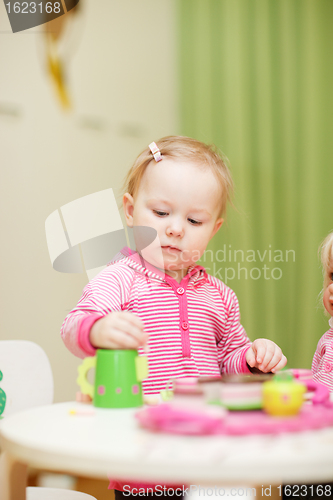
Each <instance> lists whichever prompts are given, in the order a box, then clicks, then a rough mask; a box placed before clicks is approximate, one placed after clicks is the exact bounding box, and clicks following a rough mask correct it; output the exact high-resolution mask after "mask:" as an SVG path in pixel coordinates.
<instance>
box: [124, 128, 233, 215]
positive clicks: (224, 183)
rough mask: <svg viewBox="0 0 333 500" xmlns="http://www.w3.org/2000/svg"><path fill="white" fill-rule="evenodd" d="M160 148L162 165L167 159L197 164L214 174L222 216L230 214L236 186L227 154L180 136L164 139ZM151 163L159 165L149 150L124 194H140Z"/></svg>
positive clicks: (141, 156)
mask: <svg viewBox="0 0 333 500" xmlns="http://www.w3.org/2000/svg"><path fill="white" fill-rule="evenodd" d="M156 145H157V147H158V148H159V150H160V152H161V154H162V162H161V163H160V165H163V158H170V159H173V160H179V161H189V162H193V163H194V164H195V165H197V166H198V167H202V168H205V167H206V168H209V169H211V170H212V172H213V173H214V175H215V177H216V180H217V182H218V183H219V184H220V186H221V200H220V216H222V215H223V214H224V213H225V211H226V208H227V203H228V202H230V203H231V197H232V194H233V182H232V178H231V174H230V171H229V168H228V166H227V163H228V159H227V158H226V157H225V156H224V155H223V153H220V152H219V151H218V150H217V148H216V147H215V146H210V145H207V144H204V143H203V142H200V141H197V140H196V139H191V138H190V137H184V136H176V135H174V136H172V135H171V136H168V137H163V138H162V139H160V140H159V141H156ZM151 161H154V162H155V160H154V157H153V155H152V153H151V151H150V149H149V148H146V149H145V150H144V151H142V153H141V154H139V156H138V157H137V159H136V160H135V162H134V165H133V166H132V168H131V169H130V171H129V172H128V174H127V176H126V179H125V182H124V191H125V192H127V193H129V194H130V195H131V196H133V198H135V196H136V194H137V192H138V189H139V186H140V182H141V180H142V177H143V174H144V172H145V170H146V168H147V167H148V165H149V163H150V162H151Z"/></svg>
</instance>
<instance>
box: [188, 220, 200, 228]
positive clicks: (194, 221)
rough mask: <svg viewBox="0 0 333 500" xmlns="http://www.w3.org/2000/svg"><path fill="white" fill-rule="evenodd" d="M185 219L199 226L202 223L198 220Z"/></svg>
mask: <svg viewBox="0 0 333 500" xmlns="http://www.w3.org/2000/svg"><path fill="white" fill-rule="evenodd" d="M187 220H188V221H189V222H190V223H191V224H193V225H194V226H200V225H201V224H202V222H200V221H199V220H194V219H187Z"/></svg>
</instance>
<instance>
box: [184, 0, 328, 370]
mask: <svg viewBox="0 0 333 500" xmlns="http://www.w3.org/2000/svg"><path fill="white" fill-rule="evenodd" d="M177 5H178V9H179V10H178V14H179V16H178V19H179V25H178V28H179V29H178V33H179V75H180V106H181V133H182V134H184V135H189V136H192V137H195V138H197V139H200V140H203V141H205V142H208V143H215V144H216V145H217V146H218V147H219V148H220V149H221V150H222V151H223V152H224V153H225V154H226V156H227V157H228V158H229V160H230V164H231V170H232V174H233V178H234V181H235V186H236V189H235V200H234V201H235V206H236V210H233V209H229V211H228V214H227V218H226V222H225V224H224V225H223V227H222V229H221V230H220V232H219V233H218V235H217V236H216V237H215V238H214V239H213V240H212V242H211V245H210V247H209V250H210V251H208V252H206V254H205V257H204V258H203V259H202V261H201V262H202V264H203V265H205V266H206V267H207V268H208V269H209V272H210V273H211V274H215V275H216V276H217V277H220V278H221V279H223V280H224V281H225V282H227V284H228V286H230V287H231V288H232V289H233V290H234V291H235V292H236V294H237V296H238V299H239V302H240V309H241V314H242V323H243V325H244V326H245V328H246V330H247V332H248V335H249V336H250V338H252V339H255V338H259V337H267V338H270V339H272V340H274V341H275V342H277V343H278V344H279V345H280V346H281V347H282V348H283V350H284V352H285V354H286V355H287V357H288V366H289V367H305V368H309V367H310V366H311V361H312V356H313V353H314V351H315V348H316V345H317V342H318V340H319V338H320V337H321V335H322V334H323V333H324V332H325V331H326V330H327V329H328V328H327V327H328V324H327V320H328V318H327V317H326V316H325V315H324V311H323V309H322V307H321V303H320V299H319V293H320V291H321V287H322V275H321V267H320V262H319V259H318V256H317V249H318V246H319V244H320V243H321V241H322V240H323V238H324V237H325V236H326V235H327V234H328V233H329V232H330V231H332V230H333V196H332V190H333V168H332V167H333V155H332V146H331V145H332V138H333V134H332V132H333V119H332V116H333V88H332V86H333V65H332V63H333V29H332V27H333V2H332V0H179V1H178V2H177ZM229 250H230V251H231V253H230V254H229ZM235 251H236V254H235ZM242 252H243V253H242ZM265 252H266V253H265ZM223 259H224V260H223ZM242 259H244V261H243V260H242ZM233 271H234V273H235V275H234V277H233ZM246 273H247V275H246Z"/></svg>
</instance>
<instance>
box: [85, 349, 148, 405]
mask: <svg viewBox="0 0 333 500" xmlns="http://www.w3.org/2000/svg"><path fill="white" fill-rule="evenodd" d="M92 368H95V383H94V385H93V384H91V383H90V382H89V381H88V378H87V377H88V372H89V371H90V370H91V369H92ZM78 373H79V376H78V378H77V383H78V385H79V386H80V389H81V392H82V393H83V394H87V395H88V396H90V397H91V398H92V400H93V405H94V406H96V407H98V408H136V407H139V406H142V404H143V396H142V387H141V382H142V380H144V379H145V378H147V376H148V362H147V357H146V356H139V355H138V352H137V350H136V349H97V353H96V356H93V357H89V358H85V359H84V361H83V363H81V365H80V366H79V368H78Z"/></svg>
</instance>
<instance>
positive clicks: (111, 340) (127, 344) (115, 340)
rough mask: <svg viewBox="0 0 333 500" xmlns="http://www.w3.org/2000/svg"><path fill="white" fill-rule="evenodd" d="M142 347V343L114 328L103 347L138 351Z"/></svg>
mask: <svg viewBox="0 0 333 500" xmlns="http://www.w3.org/2000/svg"><path fill="white" fill-rule="evenodd" d="M140 345H141V343H140V341H139V340H138V339H137V338H136V337H134V336H132V335H130V334H128V333H126V332H124V331H123V330H118V329H117V328H112V329H111V330H110V331H109V332H108V335H107V337H106V338H105V339H104V345H103V347H105V348H106V349H137V348H138V347H139V346H140Z"/></svg>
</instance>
